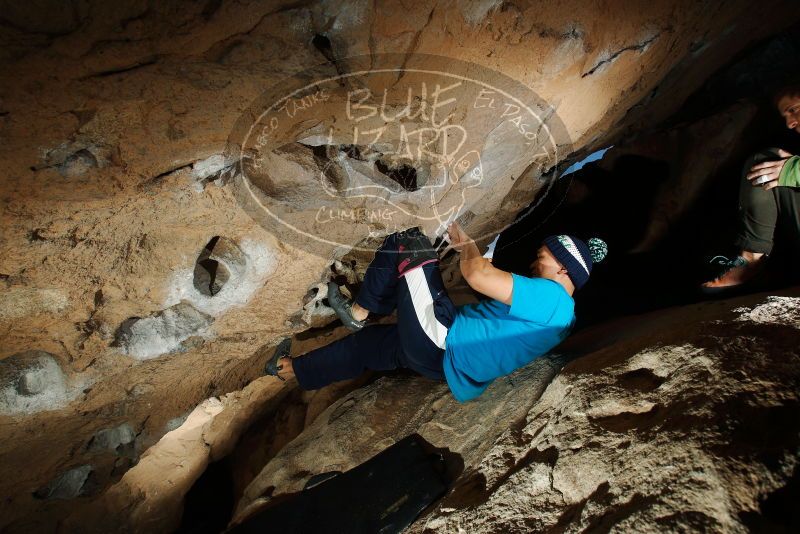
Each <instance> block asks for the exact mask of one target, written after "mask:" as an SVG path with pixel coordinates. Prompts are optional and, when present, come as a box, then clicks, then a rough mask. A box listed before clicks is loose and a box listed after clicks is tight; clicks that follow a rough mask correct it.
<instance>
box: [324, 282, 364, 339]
mask: <svg viewBox="0 0 800 534" xmlns="http://www.w3.org/2000/svg"><path fill="white" fill-rule="evenodd" d="M328 304H330V306H331V308H333V311H335V312H336V315H337V317H339V319H341V321H342V324H344V325H345V326H346V327H347V328H348V329H349V330H352V331H353V332H357V331H359V330H361V329H362V328H364V325H365V324H367V321H366V319H365V320H363V321H356V319H355V317H353V311H352V309H353V308H352V304H350V301H348V300H347V299H346V298H345V297H344V295H342V292H341V291H339V286H337V285H336V282H333V281H331V282H328Z"/></svg>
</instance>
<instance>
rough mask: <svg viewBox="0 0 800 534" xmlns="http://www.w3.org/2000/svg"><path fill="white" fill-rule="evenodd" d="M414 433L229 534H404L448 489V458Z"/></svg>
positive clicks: (270, 506)
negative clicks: (399, 533) (402, 533)
mask: <svg viewBox="0 0 800 534" xmlns="http://www.w3.org/2000/svg"><path fill="white" fill-rule="evenodd" d="M431 450H432V448H431V447H430V445H428V444H427V443H426V442H425V441H424V440H423V439H422V438H421V437H420V436H419V435H417V434H412V435H411V436H408V437H405V438H403V439H402V440H400V441H398V442H397V443H395V444H394V445H392V446H391V447H389V448H387V449H386V450H384V451H382V452H380V453H378V454H377V455H375V456H374V457H373V458H371V459H369V460H367V461H366V462H364V463H363V464H361V465H359V466H358V467H354V468H353V469H351V470H349V471H347V472H345V473H341V474H334V473H330V474H325V475H327V477H330V478H327V477H323V476H320V477H317V480H321V481H320V482H317V483H316V484H312V483H311V481H309V484H307V487H306V489H304V490H302V491H300V492H298V493H296V494H292V495H289V496H284V495H281V496H278V497H276V498H275V500H276V501H279V502H275V503H272V502H271V503H269V504H268V505H267V508H265V509H263V510H260V511H258V512H256V513H255V514H254V515H252V516H250V517H249V518H248V519H247V520H245V521H244V522H243V523H241V524H239V525H237V526H235V527H233V528H232V529H230V530H229V532H232V533H236V534H241V533H249V532H253V533H255V532H259V533H262V532H276V533H281V534H289V533H315V534H316V533H320V532H326V533H347V534H356V533H360V532H363V533H369V534H374V533H382V534H390V533H393V532H401V531H402V530H403V529H405V528H406V527H407V526H408V525H410V524H411V523H412V522H413V521H414V520H415V519H416V518H417V516H418V515H419V514H420V512H422V510H424V509H425V508H426V507H427V506H428V505H430V504H431V503H433V502H434V501H436V500H438V499H439V498H440V497H441V496H442V495H444V493H445V492H446V491H447V480H446V469H445V460H444V457H443V456H442V455H441V454H439V453H436V452H427V451H431Z"/></svg>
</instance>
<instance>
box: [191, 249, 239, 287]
mask: <svg viewBox="0 0 800 534" xmlns="http://www.w3.org/2000/svg"><path fill="white" fill-rule="evenodd" d="M219 242H220V237H219V236H214V237H212V238H211V240H210V241H209V242H208V244H207V245H206V246H205V247H204V248H203V251H202V252H201V253H200V256H199V257H198V258H197V263H195V266H194V287H195V289H197V290H198V291H199V292H200V293H202V294H203V295H205V296H207V297H213V296H214V295H216V294H217V293H219V292H220V290H221V289H222V288H223V286H224V285H225V284H226V283H227V282H228V280H230V278H231V273H230V271H229V270H228V268H227V267H226V266H225V264H223V263H220V261H219V260H218V259H216V258H214V257H213V255H214V249H215V248H217V245H218V244H219ZM224 245H225V242H224V241H223V243H222V244H221V245H220V246H219V248H220V249H222V248H225V247H224ZM228 248H229V247H228Z"/></svg>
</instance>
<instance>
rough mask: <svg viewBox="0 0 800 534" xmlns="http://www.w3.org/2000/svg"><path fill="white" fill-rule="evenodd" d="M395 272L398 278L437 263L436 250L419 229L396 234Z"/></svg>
mask: <svg viewBox="0 0 800 534" xmlns="http://www.w3.org/2000/svg"><path fill="white" fill-rule="evenodd" d="M397 250H398V258H397V272H398V273H399V276H403V275H405V274H406V273H407V272H409V271H411V270H413V269H416V268H417V267H422V266H423V265H425V264H426V263H433V262H435V261H439V256H438V255H437V254H436V249H435V248H434V247H433V245H431V242H430V240H429V239H428V236H426V235H425V234H423V233H422V232H421V231H420V229H419V228H411V229H409V230H406V231H404V232H400V233H399V234H398V249H397Z"/></svg>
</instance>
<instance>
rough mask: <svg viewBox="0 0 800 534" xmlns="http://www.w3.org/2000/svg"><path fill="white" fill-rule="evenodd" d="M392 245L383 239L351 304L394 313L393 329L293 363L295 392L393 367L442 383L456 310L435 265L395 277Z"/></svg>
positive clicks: (362, 334)
mask: <svg viewBox="0 0 800 534" xmlns="http://www.w3.org/2000/svg"><path fill="white" fill-rule="evenodd" d="M398 244H399V243H398V236H397V234H391V235H389V236H387V237H386V239H385V240H384V241H383V244H382V245H381V246H380V248H379V249H378V251H377V252H376V253H375V258H374V259H373V260H372V262H371V263H370V264H369V267H367V272H366V274H365V276H364V283H363V285H362V286H361V290H360V291H359V294H358V297H357V298H356V302H357V303H358V304H359V305H360V306H363V307H364V308H366V309H367V310H369V311H370V312H373V313H377V314H380V315H389V314H391V313H392V312H393V311H394V310H395V309H397V324H387V325H371V326H365V327H364V328H362V329H361V330H359V331H358V332H355V333H353V334H350V335H348V336H347V337H344V338H342V339H340V340H338V341H335V342H333V343H331V344H329V345H326V346H324V347H320V348H318V349H316V350H313V351H311V352H309V353H307V354H304V355H302V356H299V357H297V358H295V359H294V360H292V364H293V367H294V372H295V375H296V376H297V381H298V382H299V384H300V387H301V388H303V389H319V388H321V387H323V386H326V385H328V384H330V383H332V382H337V381H339V380H346V379H349V378H355V377H357V376H359V375H360V374H362V373H363V372H364V371H366V370H368V369H372V370H375V371H387V370H390V369H397V368H398V367H404V368H407V369H412V370H414V371H416V372H417V373H419V374H421V375H423V376H426V377H428V378H433V379H438V380H444V372H443V370H442V358H443V356H444V340H445V337H446V335H447V329H449V328H450V326H451V325H452V324H453V319H454V318H455V314H456V307H455V306H454V305H453V303H452V301H451V300H450V297H449V296H448V295H447V291H446V290H445V287H444V282H442V276H441V274H440V273H439V265H438V262H434V263H428V264H426V265H423V266H421V267H417V268H416V269H413V270H412V271H409V272H406V273H405V274H404V275H403V276H402V277H400V276H398V271H397V250H398V248H397V247H398Z"/></svg>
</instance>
